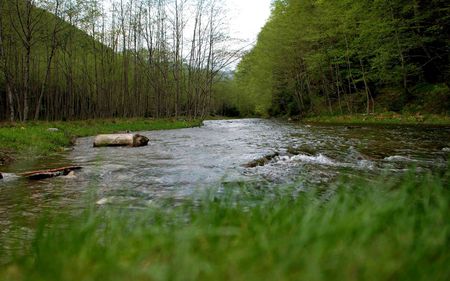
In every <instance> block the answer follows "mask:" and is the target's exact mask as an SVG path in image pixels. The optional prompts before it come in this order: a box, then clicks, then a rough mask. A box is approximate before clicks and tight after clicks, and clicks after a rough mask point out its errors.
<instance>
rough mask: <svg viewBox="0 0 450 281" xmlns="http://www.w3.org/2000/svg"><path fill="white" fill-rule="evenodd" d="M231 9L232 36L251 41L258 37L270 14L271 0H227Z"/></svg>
mask: <svg viewBox="0 0 450 281" xmlns="http://www.w3.org/2000/svg"><path fill="white" fill-rule="evenodd" d="M225 1H226V2H227V4H228V9H229V10H230V15H229V16H230V31H231V36H232V37H236V38H239V39H243V40H246V41H247V40H248V41H249V43H250V42H253V41H255V40H256V37H257V35H258V33H259V31H260V30H261V28H262V27H263V25H264V23H265V22H266V21H267V19H268V18H269V16H270V3H271V0H225Z"/></svg>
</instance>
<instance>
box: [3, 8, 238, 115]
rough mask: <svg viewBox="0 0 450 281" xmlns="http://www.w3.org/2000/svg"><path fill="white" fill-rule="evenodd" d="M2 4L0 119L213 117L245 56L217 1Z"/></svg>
mask: <svg viewBox="0 0 450 281" xmlns="http://www.w3.org/2000/svg"><path fill="white" fill-rule="evenodd" d="M108 3H109V4H106V5H110V6H109V7H105V6H104V5H105V4H104V3H103V2H102V1H98V0H85V1H73V0H12V1H9V0H8V1H6V0H0V15H1V16H0V94H1V95H0V119H2V120H10V121H27V120H39V119H43V120H74V119H88V118H109V117H122V118H130V117H155V118H163V117H176V116H180V115H183V116H188V117H202V116H203V117H204V116H206V115H208V114H209V112H211V111H212V110H213V107H214V100H213V94H212V93H213V91H214V89H213V88H214V84H215V82H216V81H217V80H220V77H221V76H222V75H223V74H224V72H223V70H224V69H225V68H226V67H227V66H228V65H229V64H231V63H233V62H234V61H235V60H236V59H237V58H238V56H237V54H238V53H239V51H238V50H232V49H231V50H230V48H226V47H227V44H228V43H227V42H228V41H227V40H228V38H227V35H226V34H225V33H224V32H223V24H224V20H225V17H224V16H223V11H222V9H223V6H222V5H221V3H220V1H216V0H174V1H163V0H160V1H154V0H120V1H109V2H108Z"/></svg>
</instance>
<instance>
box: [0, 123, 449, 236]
mask: <svg viewBox="0 0 450 281" xmlns="http://www.w3.org/2000/svg"><path fill="white" fill-rule="evenodd" d="M141 134H143V135H145V136H147V137H149V138H150V144H149V146H147V147H143V148H128V147H124V148H93V147H92V143H93V138H83V139H79V140H78V142H77V145H76V146H75V147H74V149H73V151H71V152H68V153H65V154H62V155H59V156H58V157H54V158H52V159H47V160H46V161H44V162H38V163H31V164H30V163H26V164H25V165H24V166H16V167H8V168H7V169H6V170H7V171H8V172H10V173H12V172H17V171H24V170H25V169H31V167H30V165H31V166H32V167H33V168H38V169H39V168H54V167H58V166H65V165H68V164H71V165H80V166H83V167H84V169H83V170H82V171H81V172H78V173H77V177H76V178H75V179H73V178H71V179H68V178H55V179H49V180H44V181H40V182H29V181H24V180H20V179H18V178H17V177H15V176H14V175H12V174H6V176H5V180H3V181H1V182H0V227H1V233H3V234H5V233H6V232H8V231H11V229H10V227H9V226H10V224H11V222H12V221H14V222H16V221H18V220H21V221H24V223H23V225H24V226H27V227H32V226H33V224H34V223H35V219H36V217H37V214H39V213H41V212H42V211H43V210H45V209H48V208H50V209H56V208H61V207H64V208H67V207H69V206H70V207H71V208H79V207H80V206H82V205H83V203H84V201H85V200H86V198H88V197H89V194H91V193H92V194H93V197H95V198H94V199H93V200H94V201H98V203H99V204H119V203H120V204H127V205H132V206H142V205H143V206H145V205H147V204H152V202H156V201H158V199H160V198H173V199H180V198H184V197H186V196H189V195H191V194H195V193H197V191H198V190H204V189H205V188H206V187H210V186H218V185H222V184H224V183H229V182H236V181H239V182H252V183H255V182H256V183H259V184H263V185H264V186H266V185H272V184H280V183H291V182H295V183H297V184H299V185H301V186H303V187H311V186H315V185H317V184H324V183H327V182H329V181H330V180H333V179H334V178H335V177H336V176H337V175H339V174H342V173H345V174H347V175H364V176H368V175H376V174H379V173H381V172H383V171H393V172H399V171H404V170H405V169H407V168H408V167H410V166H412V165H414V166H415V167H416V169H418V171H424V170H436V169H445V168H446V167H447V157H448V151H449V150H450V128H442V127H440V128H418V127H388V128H384V127H345V126H304V125H295V124H289V123H285V122H280V121H273V120H261V119H244V120H225V121H205V122H204V126H203V127H201V128H191V129H182V130H173V131H157V132H143V133H141ZM305 147H307V148H308V149H305ZM292 150H296V151H297V152H296V153H291V152H292ZM275 152H278V153H279V156H278V157H275V158H274V159H272V160H271V161H270V162H269V163H268V164H267V165H264V166H259V167H255V168H245V167H244V166H245V164H246V163H248V162H250V161H252V160H255V159H258V158H261V157H263V156H265V155H268V154H271V153H275ZM175 201H176V200H175ZM1 233H0V236H1V235H2V234H1Z"/></svg>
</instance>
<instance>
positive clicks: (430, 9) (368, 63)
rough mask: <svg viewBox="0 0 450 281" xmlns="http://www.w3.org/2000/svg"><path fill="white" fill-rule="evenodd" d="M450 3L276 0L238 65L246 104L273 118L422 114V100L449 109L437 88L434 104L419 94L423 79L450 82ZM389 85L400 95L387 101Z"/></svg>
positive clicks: (430, 107) (433, 107) (437, 109)
mask: <svg viewBox="0 0 450 281" xmlns="http://www.w3.org/2000/svg"><path fill="white" fill-rule="evenodd" d="M447 2H448V1H440V0H436V1H420V0H417V1H405V0H395V1H392V0H379V1H368V0H363V1H360V0H357V1H356V0H343V1H330V0H324V1H315V0H295V1H294V0H279V1H274V3H273V9H272V16H271V18H270V19H269V21H268V22H267V24H266V25H265V27H264V28H263V30H262V31H261V33H260V35H259V37H258V42H257V44H256V46H255V47H254V49H253V50H252V51H251V52H249V54H247V55H246V56H245V57H244V59H243V60H242V62H241V63H240V64H239V66H238V69H237V73H236V80H237V84H238V87H239V89H240V92H241V93H242V95H243V96H244V99H246V103H245V104H246V107H247V108H250V110H253V111H254V110H255V108H256V107H259V108H264V109H265V110H266V112H267V113H270V114H272V115H280V114H299V115H306V114H311V113H314V114H324V113H325V114H335V113H340V114H342V113H357V112H360V113H361V112H364V111H365V112H366V113H371V112H374V111H378V110H381V111H384V110H385V109H386V108H387V109H389V110H398V111H401V110H403V109H409V110H411V111H414V110H415V108H414V105H419V107H421V108H423V109H424V110H426V111H427V112H432V113H446V112H448V109H449V107H448V106H447V107H444V106H439V105H438V103H439V102H438V97H437V96H434V95H433V94H432V91H430V92H426V93H424V96H426V95H431V96H432V97H431V98H430V99H431V100H434V101H436V102H435V104H433V105H432V103H430V102H429V101H424V99H423V98H421V97H418V96H417V95H415V94H414V90H415V88H416V87H417V85H419V84H421V83H425V84H431V85H442V84H443V83H446V84H448V81H449V80H450V76H449V71H450V68H449V65H450V63H449V61H450V60H449V58H450V57H449V56H450V47H449V46H450V45H449V39H448V38H450V37H449V36H448V30H449V28H450V26H449V22H450V21H449V20H448V19H449V16H448V15H449V12H450V5H449V4H448V3H447ZM447 86H448V85H447ZM386 88H388V89H395V90H394V91H391V93H397V94H396V96H392V102H391V104H386V100H384V102H383V103H382V104H381V106H379V105H378V102H377V101H378V97H379V95H380V93H381V92H383V91H384V89H386ZM294 106H295V107H297V109H296V110H293V107H294Z"/></svg>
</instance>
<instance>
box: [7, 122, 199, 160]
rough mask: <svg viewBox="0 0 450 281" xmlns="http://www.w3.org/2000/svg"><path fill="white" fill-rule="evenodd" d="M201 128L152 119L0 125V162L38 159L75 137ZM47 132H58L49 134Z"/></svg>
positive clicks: (70, 142) (67, 143) (65, 145)
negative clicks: (29, 157)
mask: <svg viewBox="0 0 450 281" xmlns="http://www.w3.org/2000/svg"><path fill="white" fill-rule="evenodd" d="M199 125H201V121H199V120H194V121H179V120H158V119H157V120H155V119H105V120H87V121H69V122H29V123H25V124H22V123H18V124H9V123H4V124H0V144H1V146H0V160H2V159H7V158H12V157H16V156H18V157H20V156H25V155H26V156H30V155H32V156H41V155H46V154H49V153H52V152H58V151H61V150H63V149H64V148H65V147H68V146H70V145H71V144H72V142H73V139H74V138H76V137H85V136H92V135H96V134H101V133H114V132H119V131H127V130H130V131H146V130H147V131H152V130H166V129H179V128H187V127H195V126H199ZM49 128H58V129H59V131H57V132H52V131H49V130H48V129H49Z"/></svg>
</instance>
